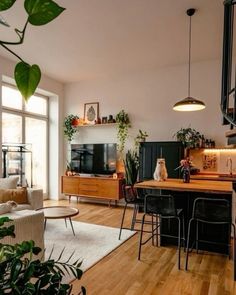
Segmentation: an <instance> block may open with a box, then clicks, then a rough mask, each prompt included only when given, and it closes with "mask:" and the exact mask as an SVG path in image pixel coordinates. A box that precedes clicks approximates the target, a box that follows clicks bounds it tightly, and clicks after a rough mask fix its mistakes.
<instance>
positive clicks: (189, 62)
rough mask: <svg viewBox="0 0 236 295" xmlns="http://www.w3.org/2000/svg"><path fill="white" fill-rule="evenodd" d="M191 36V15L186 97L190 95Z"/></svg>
mask: <svg viewBox="0 0 236 295" xmlns="http://www.w3.org/2000/svg"><path fill="white" fill-rule="evenodd" d="M191 37H192V16H190V21H189V49H188V97H190V80H191V66H190V64H191V43H192V42H191V39H192V38H191Z"/></svg>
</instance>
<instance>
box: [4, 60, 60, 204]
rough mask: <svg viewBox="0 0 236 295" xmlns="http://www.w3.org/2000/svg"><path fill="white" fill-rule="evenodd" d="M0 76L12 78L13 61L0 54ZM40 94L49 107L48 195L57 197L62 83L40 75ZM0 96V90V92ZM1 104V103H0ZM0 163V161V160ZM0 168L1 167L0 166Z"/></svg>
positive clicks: (58, 192)
mask: <svg viewBox="0 0 236 295" xmlns="http://www.w3.org/2000/svg"><path fill="white" fill-rule="evenodd" d="M0 65H1V66H0V77H1V78H3V77H4V78H5V79H6V77H7V78H10V79H11V78H12V77H13V72H14V67H15V63H14V62H12V61H10V60H8V59H6V58H3V57H1V56H0ZM1 86H2V79H0V89H1V88H2V87H1ZM37 91H39V92H40V93H42V94H45V95H47V96H49V108H50V128H49V143H50V149H49V155H48V156H49V171H48V172H49V197H50V198H53V199H58V197H59V196H60V176H61V175H62V174H63V172H64V163H63V161H62V160H61V155H63V130H62V124H61V122H62V121H63V117H64V113H63V95H64V90H63V84H62V83H59V82H57V81H55V80H53V79H51V78H49V77H47V76H44V75H42V78H41V81H40V84H39V89H38V90H37ZM0 97H1V92H0ZM0 105H1V104H0ZM0 130H1V128H0ZM1 138H2V137H1V132H0V143H1ZM0 163H1V161H0ZM0 168H1V167H0Z"/></svg>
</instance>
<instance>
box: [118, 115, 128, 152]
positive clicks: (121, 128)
mask: <svg viewBox="0 0 236 295" xmlns="http://www.w3.org/2000/svg"><path fill="white" fill-rule="evenodd" d="M116 123H117V124H118V127H117V128H118V132H117V138H118V141H119V143H118V151H119V152H120V156H121V157H122V154H123V151H124V148H125V142H126V139H127V137H128V129H129V128H130V127H131V124H130V119H129V115H128V114H127V113H126V112H125V111H124V110H121V111H120V112H119V113H118V114H117V115H116Z"/></svg>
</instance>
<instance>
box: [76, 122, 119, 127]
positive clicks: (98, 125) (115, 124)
mask: <svg viewBox="0 0 236 295" xmlns="http://www.w3.org/2000/svg"><path fill="white" fill-rule="evenodd" d="M103 126H113V127H114V126H117V123H106V124H93V125H92V124H91V125H89V124H87V125H86V124H85V125H78V126H76V127H78V128H80V127H103Z"/></svg>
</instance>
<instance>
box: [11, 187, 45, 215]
mask: <svg viewBox="0 0 236 295" xmlns="http://www.w3.org/2000/svg"><path fill="white" fill-rule="evenodd" d="M27 199H28V202H27V203H25V204H18V205H17V207H16V208H14V209H13V210H14V211H19V210H25V209H28V210H36V209H38V208H42V207H43V190H42V189H33V188H27Z"/></svg>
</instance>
